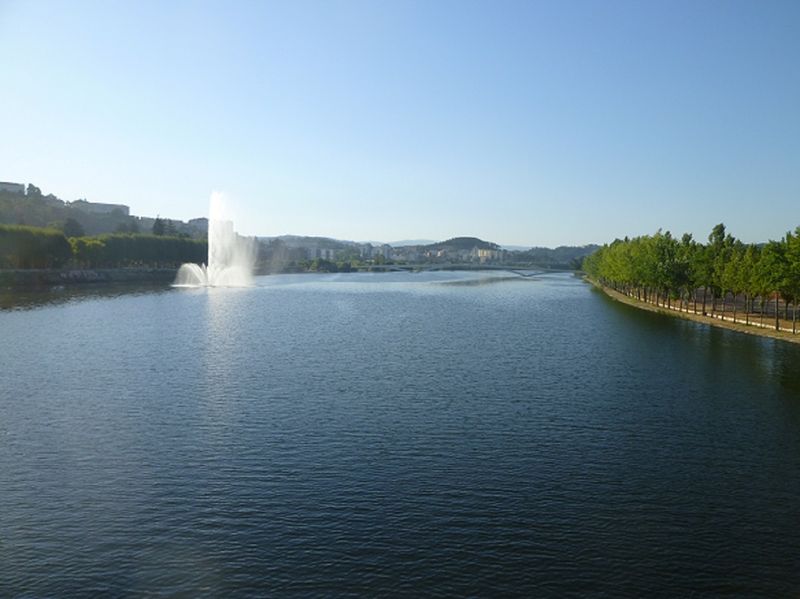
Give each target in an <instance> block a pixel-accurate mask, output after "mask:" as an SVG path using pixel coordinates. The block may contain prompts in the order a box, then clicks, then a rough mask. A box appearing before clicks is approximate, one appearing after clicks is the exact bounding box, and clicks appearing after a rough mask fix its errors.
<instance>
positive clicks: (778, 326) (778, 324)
mask: <svg viewBox="0 0 800 599" xmlns="http://www.w3.org/2000/svg"><path fill="white" fill-rule="evenodd" d="M780 316H781V313H780V310H778V292H777V291H776V292H775V330H776V331H780V330H781V321H780V320H779V319H780Z"/></svg>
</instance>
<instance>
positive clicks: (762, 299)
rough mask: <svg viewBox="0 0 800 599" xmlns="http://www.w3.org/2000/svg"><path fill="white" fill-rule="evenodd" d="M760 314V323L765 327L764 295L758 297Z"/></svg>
mask: <svg viewBox="0 0 800 599" xmlns="http://www.w3.org/2000/svg"><path fill="white" fill-rule="evenodd" d="M758 312H759V314H758V316H759V319H758V322H759V324H760V325H761V326H762V327H763V326H764V296H763V295H760V296H758Z"/></svg>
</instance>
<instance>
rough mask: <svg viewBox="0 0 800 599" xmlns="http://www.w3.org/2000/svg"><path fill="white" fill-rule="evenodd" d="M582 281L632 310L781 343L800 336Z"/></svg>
mask: <svg viewBox="0 0 800 599" xmlns="http://www.w3.org/2000/svg"><path fill="white" fill-rule="evenodd" d="M584 280H585V281H587V282H588V283H591V284H592V285H594V286H595V288H597V289H598V290H600V291H602V292H603V293H605V294H606V295H607V296H608V297H610V298H611V299H613V300H615V301H618V302H620V303H623V304H627V305H629V306H633V307H634V308H638V309H639V310H646V311H648V312H656V313H658V314H664V315H666V316H675V317H677V318H683V319H684V320H691V321H694V322H699V323H702V324H707V325H710V326H712V327H720V328H723V329H729V330H731V331H737V332H739V333H745V334H747V335H757V336H759V337H769V338H770V339H780V340H781V341H788V342H790V343H800V334H796V335H795V334H793V333H792V331H791V328H789V330H780V331H778V330H775V328H774V325H764V326H761V325H760V324H759V323H758V322H751V323H750V324H745V323H744V322H741V321H737V322H735V323H734V322H733V321H732V319H731V318H730V316H727V317H725V319H724V320H723V319H722V317H721V316H720V315H716V316H713V317H712V316H703V315H702V314H694V313H693V312H685V311H679V310H677V309H676V308H674V307H672V308H667V307H666V306H664V305H658V306H656V305H654V304H650V303H645V302H643V301H640V300H638V299H636V298H632V297H628V296H627V295H625V294H624V293H619V292H618V291H615V290H613V289H611V288H610V287H606V286H605V285H602V284H601V283H599V282H597V281H595V280H593V279H591V278H589V277H584ZM751 318H752V315H751ZM789 327H791V323H789Z"/></svg>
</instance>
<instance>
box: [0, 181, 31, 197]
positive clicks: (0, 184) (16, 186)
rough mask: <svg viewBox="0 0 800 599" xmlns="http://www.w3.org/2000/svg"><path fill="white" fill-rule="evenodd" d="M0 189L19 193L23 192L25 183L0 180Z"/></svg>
mask: <svg viewBox="0 0 800 599" xmlns="http://www.w3.org/2000/svg"><path fill="white" fill-rule="evenodd" d="M0 191H8V192H10V193H21V194H23V195H24V194H25V184H24V183H8V182H6V181H0Z"/></svg>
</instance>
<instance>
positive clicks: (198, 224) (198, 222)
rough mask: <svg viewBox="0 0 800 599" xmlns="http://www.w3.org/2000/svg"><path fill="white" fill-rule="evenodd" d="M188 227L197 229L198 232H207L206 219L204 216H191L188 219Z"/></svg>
mask: <svg viewBox="0 0 800 599" xmlns="http://www.w3.org/2000/svg"><path fill="white" fill-rule="evenodd" d="M189 227H191V228H193V229H195V230H197V231H199V232H200V233H208V219H207V218H205V217H202V218H193V219H191V220H190V221H189Z"/></svg>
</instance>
